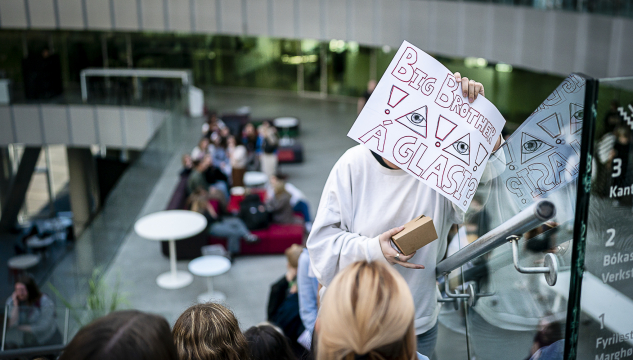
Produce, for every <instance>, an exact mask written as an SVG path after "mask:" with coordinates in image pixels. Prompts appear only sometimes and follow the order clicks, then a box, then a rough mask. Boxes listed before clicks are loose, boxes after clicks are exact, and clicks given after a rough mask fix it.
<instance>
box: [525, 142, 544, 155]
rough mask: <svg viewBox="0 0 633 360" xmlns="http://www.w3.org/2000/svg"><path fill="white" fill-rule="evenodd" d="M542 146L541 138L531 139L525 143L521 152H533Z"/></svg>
mask: <svg viewBox="0 0 633 360" xmlns="http://www.w3.org/2000/svg"><path fill="white" fill-rule="evenodd" d="M541 146H543V142H542V141H541V140H529V141H526V142H525V143H523V149H522V150H521V152H522V153H524V154H531V153H533V152H535V151H536V150H538V149H539V148H540V147H541Z"/></svg>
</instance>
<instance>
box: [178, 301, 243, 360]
mask: <svg viewBox="0 0 633 360" xmlns="http://www.w3.org/2000/svg"><path fill="white" fill-rule="evenodd" d="M172 335H173V338H174V343H175V344H176V350H177V351H178V358H179V359H180V360H244V359H249V358H250V356H249V350H248V342H247V341H246V338H245V337H244V335H243V334H242V332H241V331H240V326H239V323H238V322H237V319H236V318H235V315H234V314H233V312H232V311H231V310H229V309H227V308H226V307H224V306H222V305H220V304H216V303H206V304H197V305H193V306H191V307H190V308H188V309H187V310H185V311H184V312H183V313H182V314H181V315H180V317H179V318H178V320H176V324H174V328H173V330H172Z"/></svg>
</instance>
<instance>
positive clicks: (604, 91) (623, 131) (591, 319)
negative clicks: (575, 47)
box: [577, 77, 633, 360]
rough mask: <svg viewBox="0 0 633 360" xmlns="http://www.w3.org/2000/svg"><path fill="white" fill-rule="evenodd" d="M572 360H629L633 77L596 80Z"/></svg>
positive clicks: (632, 345) (632, 331) (632, 347)
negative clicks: (593, 134) (574, 357)
mask: <svg viewBox="0 0 633 360" xmlns="http://www.w3.org/2000/svg"><path fill="white" fill-rule="evenodd" d="M598 99H599V101H598V104H599V106H598V110H597V125H596V137H595V146H594V153H593V168H594V171H593V174H592V187H591V198H590V205H589V219H588V232H587V245H586V252H585V257H584V274H583V279H582V290H581V291H582V292H581V303H580V304H581V306H580V312H581V319H582V320H581V321H580V323H579V332H578V348H577V359H581V360H584V359H591V360H597V359H600V360H604V359H630V358H633V221H632V220H633V195H632V190H633V188H632V187H631V185H632V184H633V162H632V160H633V159H632V158H631V157H632V155H633V152H632V151H631V142H632V141H633V138H632V137H631V126H632V125H633V77H629V78H619V79H603V80H600V87H599V93H598Z"/></svg>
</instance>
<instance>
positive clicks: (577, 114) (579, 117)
mask: <svg viewBox="0 0 633 360" xmlns="http://www.w3.org/2000/svg"><path fill="white" fill-rule="evenodd" d="M583 115H584V114H583V112H582V109H581V110H578V111H576V112H575V113H574V115H573V117H574V118H575V119H576V120H577V121H582V118H583Z"/></svg>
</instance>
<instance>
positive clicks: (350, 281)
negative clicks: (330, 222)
mask: <svg viewBox="0 0 633 360" xmlns="http://www.w3.org/2000/svg"><path fill="white" fill-rule="evenodd" d="M429 291H435V289H430V290H429ZM413 320H414V306H413V297H412V296H411V291H410V290H409V287H408V286H407V283H406V282H405V281H404V278H403V277H402V275H400V274H399V273H398V272H397V271H396V270H395V269H394V268H393V267H391V266H389V265H387V264H385V263H384V262H379V261H374V262H371V263H370V262H367V261H358V262H355V263H352V264H351V265H349V266H347V267H346V268H344V269H343V270H341V271H340V272H339V273H338V274H337V275H336V276H335V277H334V279H333V280H332V282H331V283H330V286H328V288H327V291H326V292H325V295H324V297H323V301H322V303H321V308H320V310H319V318H318V320H317V324H316V329H315V331H316V338H315V344H313V349H314V350H315V352H316V360H342V359H354V358H357V359H358V358H362V359H370V360H374V359H383V360H411V359H415V358H416V356H417V357H418V358H421V359H428V358H427V357H426V356H422V355H417V354H416V338H415V326H414V324H413Z"/></svg>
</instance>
